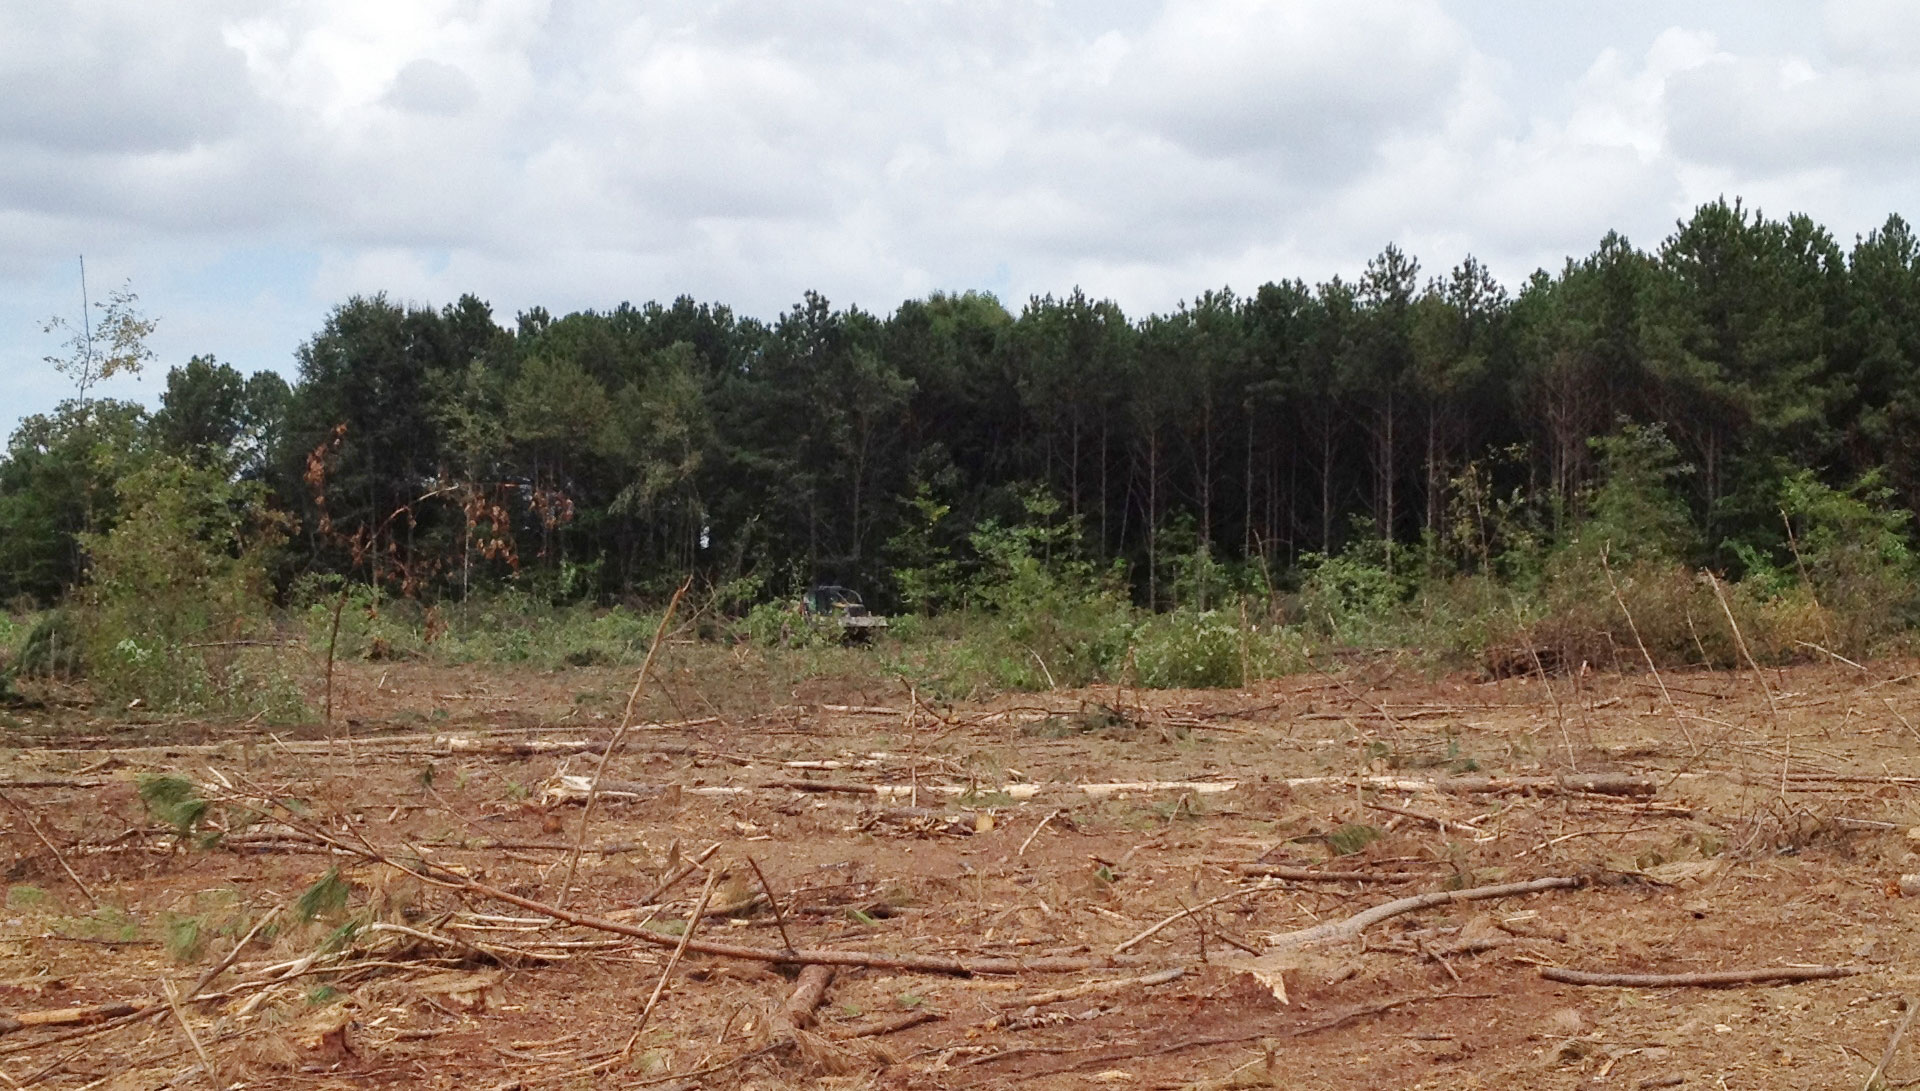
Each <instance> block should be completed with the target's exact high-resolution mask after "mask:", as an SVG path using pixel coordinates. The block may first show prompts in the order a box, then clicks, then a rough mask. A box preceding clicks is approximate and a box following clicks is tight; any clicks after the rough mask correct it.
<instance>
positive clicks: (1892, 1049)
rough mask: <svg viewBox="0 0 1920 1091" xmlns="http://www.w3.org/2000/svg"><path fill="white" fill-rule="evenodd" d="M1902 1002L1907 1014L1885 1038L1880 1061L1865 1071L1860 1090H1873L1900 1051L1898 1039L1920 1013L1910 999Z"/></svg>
mask: <svg viewBox="0 0 1920 1091" xmlns="http://www.w3.org/2000/svg"><path fill="white" fill-rule="evenodd" d="M1903 1003H1905V1004H1906V1005H1907V1016H1906V1018H1904V1019H1902V1020H1900V1025H1899V1026H1897V1027H1895V1028H1893V1037H1891V1038H1889V1039H1887V1048H1886V1049H1884V1050H1882V1051H1881V1053H1880V1063H1879V1064H1877V1065H1874V1066H1873V1071H1872V1072H1869V1073H1867V1082H1866V1083H1864V1084H1861V1085H1860V1087H1861V1091H1873V1089H1874V1088H1875V1087H1876V1086H1878V1085H1879V1082H1880V1077H1881V1076H1883V1075H1885V1074H1886V1071H1887V1066H1888V1065H1891V1064H1892V1063H1893V1058H1894V1056H1895V1055H1896V1054H1898V1053H1899V1052H1900V1039H1902V1038H1905V1037H1906V1036H1907V1031H1908V1030H1910V1029H1912V1027H1913V1017H1914V1016H1916V1015H1920V1005H1917V1004H1915V1003H1914V1002H1913V1001H1912V999H1906V1000H1904V1001H1903Z"/></svg>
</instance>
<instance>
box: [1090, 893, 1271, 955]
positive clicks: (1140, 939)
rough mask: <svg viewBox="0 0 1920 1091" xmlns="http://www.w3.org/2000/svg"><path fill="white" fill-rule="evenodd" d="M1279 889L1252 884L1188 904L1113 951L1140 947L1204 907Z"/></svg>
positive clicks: (1118, 952)
mask: <svg viewBox="0 0 1920 1091" xmlns="http://www.w3.org/2000/svg"><path fill="white" fill-rule="evenodd" d="M1279 889H1280V888H1279V887H1278V886H1272V885H1268V884H1265V883H1263V884H1261V885H1259V886H1250V887H1245V888H1242V889H1240V890H1235V891H1231V892H1229V893H1226V894H1222V895H1220V896H1219V897H1218V898H1210V899H1208V900H1207V901H1204V902H1201V903H1200V904H1198V905H1194V906H1188V907H1187V908H1184V909H1182V910H1180V912H1178V913H1175V914H1174V915H1173V916H1171V917H1168V918H1166V919H1165V920H1162V921H1160V922H1158V923H1156V924H1153V925H1149V926H1148V927H1147V928H1145V929H1143V930H1141V932H1140V933H1139V934H1138V935H1136V936H1134V937H1133V938H1132V939H1130V940H1127V941H1125V942H1124V943H1122V944H1120V945H1119V946H1118V947H1115V948H1114V949H1113V953H1114V954H1116V955H1124V954H1126V953H1127V952H1128V951H1131V950H1133V949H1134V948H1135V947H1138V946H1139V945H1141V944H1142V943H1145V942H1146V941H1147V940H1149V939H1152V938H1153V937H1154V936H1155V935H1156V934H1158V933H1159V932H1160V931H1161V930H1162V929H1164V928H1166V927H1168V926H1169V925H1173V924H1177V923H1179V922H1180V921H1183V920H1185V919H1187V918H1188V917H1191V916H1193V915H1194V914H1195V913H1198V912H1200V911H1201V910H1202V909H1211V908H1213V907H1214V906H1216V905H1219V904H1221V903H1222V902H1231V901H1238V900H1239V899H1241V898H1250V897H1252V896H1253V895H1255V894H1263V893H1266V892H1267V891H1271V890H1279Z"/></svg>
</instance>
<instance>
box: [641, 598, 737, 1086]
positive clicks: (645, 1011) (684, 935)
mask: <svg viewBox="0 0 1920 1091" xmlns="http://www.w3.org/2000/svg"><path fill="white" fill-rule="evenodd" d="M680 589H681V590H682V591H685V590H686V588H685V587H684V586H682V587H681V588H680ZM675 601H676V602H677V601H679V597H678V596H675ZM719 882H720V873H719V872H718V871H709V872H707V885H706V887H705V888H704V889H702V890H701V891H700V901H699V902H698V903H697V904H696V905H695V906H694V907H693V912H692V913H690V914H688V915H687V924H686V927H685V928H684V929H682V930H681V932H680V943H679V944H678V946H676V947H674V949H673V954H672V955H671V956H670V957H669V958H668V959H667V965H666V967H665V968H664V969H662V970H661V971H660V980H659V981H656V982H654V984H653V995H652V996H649V997H647V1006H646V1007H644V1008H641V1009H640V1018H639V1019H637V1020H635V1021H634V1024H633V1033H632V1034H631V1035H630V1036H628V1038H627V1044H626V1047H625V1048H624V1049H622V1050H621V1051H620V1060H621V1062H622V1063H625V1062H626V1060H627V1058H629V1057H631V1056H633V1045H634V1043H635V1042H638V1041H639V1040H640V1032H641V1031H643V1030H645V1029H647V1020H648V1019H649V1018H651V1017H652V1015H653V1009H654V1006H655V1005H657V1004H658V1003H660V994H661V993H663V992H665V991H666V990H667V982H668V981H669V980H671V979H672V977H673V971H674V970H675V969H676V968H677V967H678V966H679V965H680V959H681V958H682V957H683V956H684V955H686V953H687V944H689V943H692V942H693V933H694V932H695V931H696V930H697V929H698V928H699V927H700V918H702V917H704V916H706V915H707V899H709V898H711V897H713V888H714V886H715V885H716V884H717V883H719Z"/></svg>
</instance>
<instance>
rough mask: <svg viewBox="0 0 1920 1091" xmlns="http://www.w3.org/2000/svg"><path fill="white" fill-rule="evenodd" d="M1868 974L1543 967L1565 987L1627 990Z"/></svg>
mask: <svg viewBox="0 0 1920 1091" xmlns="http://www.w3.org/2000/svg"><path fill="white" fill-rule="evenodd" d="M1867 972H1868V971H1867V970H1866V969H1864V968H1862V967H1859V966H1770V967H1767V968H1765V969H1759V970H1708V971H1705V972H1703V973H1688V974H1613V973H1594V972H1591V971H1587V970H1569V969H1566V968H1565V967H1562V966H1543V967H1541V969H1540V976H1541V977H1544V978H1546V979H1547V980H1548V981H1558V982H1560V983H1561V984H1564V985H1604V986H1614V987H1617V988H1626V989H1684V988H1696V989H1725V988H1731V987H1733V986H1736V985H1770V984H1781V985H1791V984H1793V983H1795V982H1799V981H1825V980H1828V979H1831V978H1836V977H1853V976H1855V975H1856V974H1864V973H1867Z"/></svg>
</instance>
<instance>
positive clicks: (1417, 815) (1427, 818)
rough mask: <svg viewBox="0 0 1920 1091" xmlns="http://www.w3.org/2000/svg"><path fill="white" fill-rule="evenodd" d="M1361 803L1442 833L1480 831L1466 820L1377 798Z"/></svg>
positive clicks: (1363, 805) (1364, 800)
mask: <svg viewBox="0 0 1920 1091" xmlns="http://www.w3.org/2000/svg"><path fill="white" fill-rule="evenodd" d="M1360 805H1361V806H1362V807H1366V808H1369V809H1371V810H1375V811H1385V812H1386V813H1387V814H1397V815H1399V816H1400V817H1402V818H1411V819H1413V820H1414V821H1416V822H1425V823H1426V824H1427V825H1429V826H1432V827H1433V828H1435V829H1437V830H1439V831H1440V832H1441V833H1445V832H1447V831H1448V830H1459V831H1460V832H1462V833H1479V832H1480V831H1479V830H1476V829H1474V828H1473V827H1472V826H1469V825H1467V824H1466V823H1464V822H1455V821H1453V820H1452V819H1449V818H1441V817H1440V816H1439V815H1433V814H1427V813H1426V812H1425V811H1416V810H1411V809H1409V808H1406V807H1395V806H1394V805H1393V804H1391V803H1381V802H1378V801H1377V800H1372V799H1363V800H1361V801H1360Z"/></svg>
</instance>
